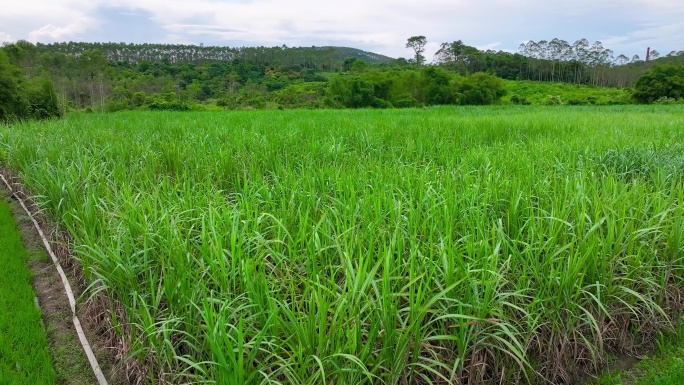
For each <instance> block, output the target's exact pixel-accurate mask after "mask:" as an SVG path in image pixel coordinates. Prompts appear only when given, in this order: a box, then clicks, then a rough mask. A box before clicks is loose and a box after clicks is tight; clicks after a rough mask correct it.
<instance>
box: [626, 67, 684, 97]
mask: <svg viewBox="0 0 684 385" xmlns="http://www.w3.org/2000/svg"><path fill="white" fill-rule="evenodd" d="M634 98H635V99H637V100H638V101H640V102H642V103H653V102H655V101H661V102H667V101H675V100H679V99H684V66H679V67H677V66H670V65H665V66H657V67H655V68H653V69H651V70H648V71H646V73H645V74H644V75H643V76H642V77H641V78H639V81H637V83H636V86H635V92H634Z"/></svg>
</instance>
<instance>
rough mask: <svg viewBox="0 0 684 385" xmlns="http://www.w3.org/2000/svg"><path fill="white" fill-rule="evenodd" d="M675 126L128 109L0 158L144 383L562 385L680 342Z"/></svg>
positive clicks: (49, 128)
mask: <svg viewBox="0 0 684 385" xmlns="http://www.w3.org/2000/svg"><path fill="white" fill-rule="evenodd" d="M683 127H684V108H682V106H660V107H653V106H630V107H606V108H596V107H569V108H562V109H558V108H543V107H516V106H506V107H482V108H473V107H471V108H459V107H444V108H431V109H412V110H383V111H378V110H355V111H354V110H345V111H241V112H230V113H208V112H207V113H140V112H137V113H133V112H125V113H117V114H109V115H93V114H91V115H73V116H70V117H69V118H68V119H66V120H63V121H52V122H42V123H36V122H29V123H23V124H18V125H14V126H0V164H3V165H6V166H9V167H11V168H12V169H14V170H16V171H18V172H19V173H20V174H21V176H22V179H23V181H24V182H25V183H26V185H27V187H28V188H29V189H30V190H31V191H32V192H33V194H35V195H37V196H39V200H40V203H41V206H42V208H43V209H44V211H45V213H46V214H48V215H49V216H50V217H51V218H53V219H54V220H55V221H57V222H58V223H60V224H61V226H63V228H65V229H67V230H69V231H70V233H71V235H72V236H73V238H74V244H73V247H74V249H75V252H76V255H77V258H78V259H79V260H80V263H81V265H82V267H83V270H84V272H85V274H86V276H87V278H88V280H89V281H90V282H91V283H94V284H93V285H92V286H91V288H92V290H102V291H104V292H106V293H107V294H108V295H110V296H112V297H115V298H116V299H117V300H118V301H120V303H121V304H122V306H123V307H124V308H125V309H126V311H127V314H128V319H125V320H116V321H117V322H119V323H120V324H121V325H122V329H121V330H125V331H126V337H127V338H128V340H129V343H130V346H131V351H130V355H131V356H132V357H133V358H134V359H137V360H139V361H140V362H143V363H145V364H147V365H151V367H153V368H154V370H151V371H150V376H151V377H152V376H158V375H159V374H160V373H166V375H167V377H168V378H167V379H171V380H179V381H180V380H184V381H190V382H193V383H202V382H207V383H211V382H212V381H215V383H219V384H243V383H250V384H254V383H284V384H285V383H293V384H318V383H339V384H362V383H366V384H370V383H372V384H380V383H382V384H406V383H419V384H420V383H458V382H459V381H460V382H467V383H469V384H475V383H481V382H487V381H497V382H498V381H500V380H501V381H503V382H504V383H507V382H508V383H514V382H516V381H518V382H523V383H524V382H527V381H539V382H540V383H541V378H542V377H543V378H546V379H547V380H549V381H551V382H560V381H563V380H567V379H569V378H570V377H571V376H572V374H573V373H574V372H577V371H578V370H580V369H590V370H591V369H595V368H597V367H598V366H600V365H601V363H602V362H603V361H602V360H603V358H604V357H606V355H607V353H611V352H612V353H616V354H617V353H619V352H622V351H625V350H626V349H629V348H630V346H631V344H632V342H633V341H634V340H635V339H638V338H640V337H642V335H643V334H644V333H647V332H648V331H652V330H659V329H663V328H665V327H666V326H668V324H669V319H668V317H667V316H666V314H667V313H666V311H665V310H669V309H668V307H669V304H670V303H672V302H671V301H670V300H671V298H670V294H671V293H675V292H676V291H677V290H681V289H682V288H684V280H683V278H684V261H683V259H682V258H683V257H684V252H683V251H684V249H683V247H684V212H683V211H684V209H683V208H682V206H681V205H680V203H681V202H682V201H683V200H684V157H683V156H682V155H681V154H683V153H684V130H683V129H682V128H683ZM616 335H617V336H620V338H614V336H616Z"/></svg>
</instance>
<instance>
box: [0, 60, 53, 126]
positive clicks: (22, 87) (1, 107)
mask: <svg viewBox="0 0 684 385" xmlns="http://www.w3.org/2000/svg"><path fill="white" fill-rule="evenodd" d="M61 115H62V110H61V109H60V106H59V100H58V96H57V93H56V92H55V90H54V87H53V84H52V81H51V80H50V79H49V78H48V77H46V76H38V77H35V78H32V79H31V80H30V81H29V80H27V79H26V76H24V73H23V71H22V70H21V69H20V68H17V67H16V66H14V65H12V64H11V63H10V62H9V60H8V58H7V55H5V52H4V51H3V50H0V122H3V121H10V120H16V119H31V118H32V119H47V118H51V117H59V116H61Z"/></svg>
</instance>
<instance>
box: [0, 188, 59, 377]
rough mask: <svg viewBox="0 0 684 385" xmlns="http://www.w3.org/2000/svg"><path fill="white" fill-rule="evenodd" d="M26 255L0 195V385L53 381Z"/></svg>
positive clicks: (53, 375) (7, 207)
mask: <svg viewBox="0 0 684 385" xmlns="http://www.w3.org/2000/svg"><path fill="white" fill-rule="evenodd" d="M27 258H28V253H27V251H26V249H25V248H24V245H23V244H22V241H21V237H20V235H19V230H18V229H17V226H16V224H15V223H14V219H13V218H12V215H11V212H10V209H9V206H8V205H7V203H6V202H5V201H4V198H0V270H1V271H2V279H0V384H8V385H10V384H11V385H15V384H16V385H18V384H27V385H33V384H53V383H54V382H55V373H54V371H53V369H52V365H51V361H50V355H49V352H48V348H47V339H46V336H45V330H44V328H43V323H42V321H41V318H40V310H39V309H38V307H37V306H36V302H35V300H34V298H35V295H34V292H33V288H32V287H31V273H30V271H29V269H28V268H27V266H26V263H27Z"/></svg>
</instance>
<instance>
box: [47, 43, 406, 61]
mask: <svg viewBox="0 0 684 385" xmlns="http://www.w3.org/2000/svg"><path fill="white" fill-rule="evenodd" d="M36 48H37V49H38V50H39V51H42V52H44V53H50V54H55V53H62V54H65V55H75V56H80V55H81V54H82V53H83V52H85V51H95V50H97V51H100V52H101V53H102V54H104V55H105V56H106V57H107V58H108V59H109V60H113V61H129V62H132V63H138V62H141V61H143V60H145V61H149V62H155V61H164V60H168V61H169V62H170V63H177V62H190V63H197V62H202V61H232V60H246V61H251V62H254V63H257V64H261V63H265V62H269V63H273V64H276V63H277V64H281V65H303V66H305V67H325V66H327V67H337V66H339V64H340V63H342V62H343V61H344V60H345V59H347V58H356V59H361V60H364V61H366V62H368V63H388V62H390V61H392V60H394V59H393V58H391V57H389V56H385V55H381V54H378V53H374V52H368V51H364V50H360V49H357V48H351V47H334V46H324V47H316V46H312V47H287V46H285V45H283V46H280V47H263V46H262V47H227V46H204V45H185V44H149V43H143V44H132V43H111V42H110V43H84V42H64V43H51V44H41V43H38V44H36Z"/></svg>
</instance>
